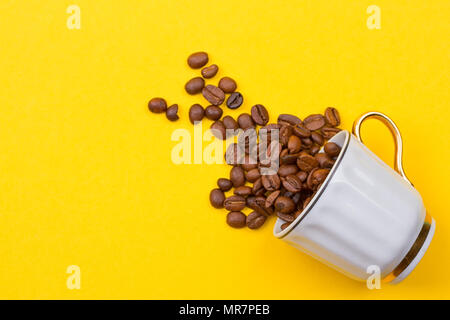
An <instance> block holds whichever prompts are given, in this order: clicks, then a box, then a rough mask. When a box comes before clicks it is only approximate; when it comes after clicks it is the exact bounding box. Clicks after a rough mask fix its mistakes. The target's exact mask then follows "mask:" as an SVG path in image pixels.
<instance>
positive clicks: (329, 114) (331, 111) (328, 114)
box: [325, 107, 341, 127]
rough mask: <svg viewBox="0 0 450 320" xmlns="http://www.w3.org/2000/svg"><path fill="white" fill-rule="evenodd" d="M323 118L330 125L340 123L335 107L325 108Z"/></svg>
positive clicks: (335, 125) (334, 125) (333, 125)
mask: <svg viewBox="0 0 450 320" xmlns="http://www.w3.org/2000/svg"><path fill="white" fill-rule="evenodd" d="M325 120H326V121H327V123H328V124H329V125H330V126H332V127H337V126H338V125H340V124H341V117H340V116H339V112H338V111H337V109H336V108H332V107H328V108H327V109H326V110H325Z"/></svg>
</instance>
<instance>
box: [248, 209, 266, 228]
mask: <svg viewBox="0 0 450 320" xmlns="http://www.w3.org/2000/svg"><path fill="white" fill-rule="evenodd" d="M266 219H267V218H266V216H264V215H262V214H260V213H258V212H256V211H253V212H252V213H250V214H249V215H248V217H247V227H248V228H249V229H258V228H261V226H262V225H263V224H264V222H266Z"/></svg>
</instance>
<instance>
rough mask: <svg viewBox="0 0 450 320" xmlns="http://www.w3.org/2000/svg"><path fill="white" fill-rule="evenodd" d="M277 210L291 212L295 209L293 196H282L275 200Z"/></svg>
mask: <svg viewBox="0 0 450 320" xmlns="http://www.w3.org/2000/svg"><path fill="white" fill-rule="evenodd" d="M274 206H275V211H277V212H281V213H291V212H292V211H294V210H295V203H294V201H293V200H292V199H291V198H288V197H285V196H281V197H278V198H277V200H275V203H274Z"/></svg>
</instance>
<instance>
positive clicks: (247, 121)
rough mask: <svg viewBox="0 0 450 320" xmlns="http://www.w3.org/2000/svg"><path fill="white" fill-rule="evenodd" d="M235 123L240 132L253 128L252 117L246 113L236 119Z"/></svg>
mask: <svg viewBox="0 0 450 320" xmlns="http://www.w3.org/2000/svg"><path fill="white" fill-rule="evenodd" d="M237 123H238V125H239V127H240V128H241V129H242V130H247V129H251V128H254V127H255V124H254V123H253V120H252V117H251V116H250V115H249V114H248V113H243V114H241V115H239V117H238V118H237Z"/></svg>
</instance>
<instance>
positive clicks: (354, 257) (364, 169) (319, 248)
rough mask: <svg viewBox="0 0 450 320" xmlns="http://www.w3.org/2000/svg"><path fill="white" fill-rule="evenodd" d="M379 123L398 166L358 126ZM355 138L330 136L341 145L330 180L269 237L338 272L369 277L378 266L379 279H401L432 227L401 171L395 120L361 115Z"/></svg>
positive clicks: (418, 255) (419, 253) (419, 254)
mask: <svg viewBox="0 0 450 320" xmlns="http://www.w3.org/2000/svg"><path fill="white" fill-rule="evenodd" d="M369 118H376V119H378V120H381V121H383V123H385V124H386V125H387V126H388V127H389V129H390V130H391V133H392V134H393V136H394V139H395V141H396V162H395V164H396V165H395V171H394V170H393V169H391V168H390V167H389V166H388V165H386V164H385V163H384V162H383V161H382V160H380V159H379V158H378V157H377V156H376V155H375V154H374V153H372V152H371V151H370V150H369V149H368V148H367V147H366V146H365V145H364V144H363V143H362V141H361V135H360V129H361V125H362V123H363V122H364V121H365V120H366V119H369ZM353 133H354V135H352V134H351V133H350V132H348V131H341V132H339V133H338V134H336V135H335V136H334V137H333V138H332V139H331V140H330V141H332V142H335V143H336V144H338V145H339V146H340V147H341V148H342V150H341V153H340V154H339V156H338V158H337V160H336V163H335V165H334V166H333V168H332V169H331V172H330V173H329V175H328V177H327V179H326V180H325V181H324V183H323V184H322V186H321V187H320V188H319V190H318V191H317V193H316V195H315V196H314V198H313V199H312V200H311V202H310V203H309V204H308V206H307V207H306V208H305V209H304V210H303V212H302V214H301V215H300V216H298V217H297V219H296V220H295V221H294V222H292V223H291V224H290V225H289V226H288V227H287V228H285V229H284V230H281V225H282V224H283V223H284V221H283V220H281V219H278V220H277V222H276V224H275V228H274V235H275V236H276V237H277V238H280V239H283V240H285V241H287V242H288V243H289V244H291V245H293V246H294V247H296V248H298V249H300V250H301V251H303V252H305V253H307V254H309V255H311V256H313V257H314V258H316V259H318V260H320V261H322V262H324V263H325V264H327V265H329V266H331V267H333V268H334V269H336V270H338V271H341V272H342V273H344V274H346V275H348V276H349V277H351V278H354V279H357V280H361V281H366V279H367V278H368V276H369V274H368V267H370V266H377V267H378V268H379V270H380V275H381V279H382V280H383V282H391V283H397V282H400V281H401V280H403V279H404V278H406V276H408V274H409V273H410V272H411V271H412V270H413V269H414V268H415V266H416V265H417V264H418V263H419V261H420V259H421V258H422V257H423V255H424V254H425V251H426V250H427V248H428V246H429V244H430V242H431V239H432V238H433V235H434V231H435V221H434V219H433V218H432V217H431V216H429V215H428V214H427V213H426V210H425V207H424V205H423V202H422V198H421V197H420V194H419V193H418V192H417V190H416V189H414V187H413V186H412V184H411V183H410V182H409V180H408V179H407V178H406V175H405V173H404V171H403V168H402V161H401V159H402V140H401V135H400V132H399V130H398V128H397V126H396V125H395V124H394V122H393V121H392V120H391V119H389V118H388V117H387V116H386V115H384V114H382V113H379V112H369V113H366V114H364V115H362V116H361V117H360V118H358V119H357V120H356V121H355V123H354V126H353Z"/></svg>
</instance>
